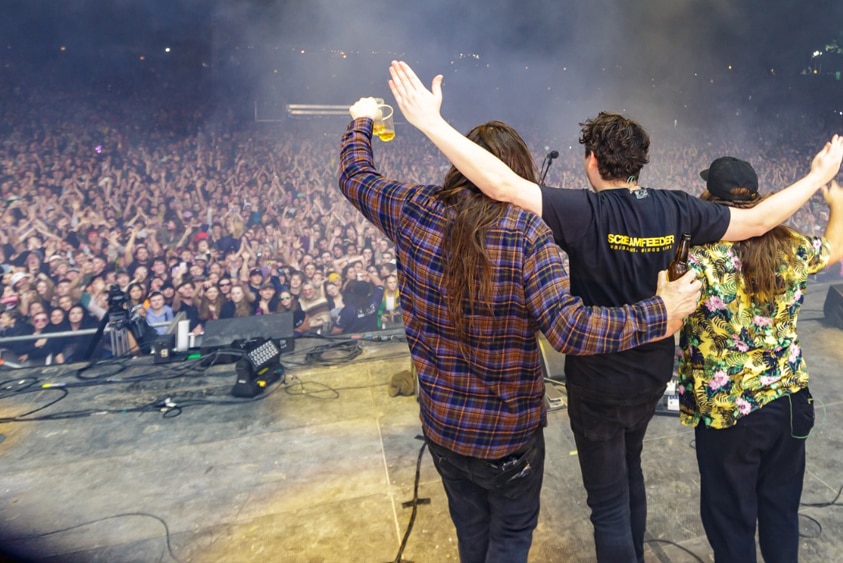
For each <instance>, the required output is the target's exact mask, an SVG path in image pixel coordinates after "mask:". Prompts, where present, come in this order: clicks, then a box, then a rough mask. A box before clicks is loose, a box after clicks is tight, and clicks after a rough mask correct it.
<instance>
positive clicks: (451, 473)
mask: <svg viewBox="0 0 843 563" xmlns="http://www.w3.org/2000/svg"><path fill="white" fill-rule="evenodd" d="M427 445H428V448H430V453H431V456H432V457H433V464H434V465H435V466H436V470H437V471H438V472H439V475H440V476H441V477H442V484H443V485H444V486H445V493H446V494H447V495H448V509H449V511H450V513H451V520H453V522H454V526H455V527H456V529H457V541H458V545H459V552H460V561H461V562H462V563H519V562H524V563H526V561H527V554H528V553H529V551H530V544H532V541H533V530H534V529H535V528H536V524H537V523H538V519H539V502H540V495H541V488H542V476H543V474H544V433H543V432H542V430H541V429H539V431H538V432H537V433H536V435H535V436H534V437H533V439H531V441H530V443H528V444H527V445H526V446H525V448H522V451H519V452H517V453H515V454H513V455H511V456H507V457H506V458H504V459H502V460H495V461H490V460H484V459H478V458H473V457H466V456H462V455H459V454H457V453H455V452H452V451H451V450H448V449H446V448H443V447H441V446H438V445H436V444H434V443H433V442H431V441H430V440H428V441H427Z"/></svg>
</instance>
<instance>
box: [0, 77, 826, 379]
mask: <svg viewBox="0 0 843 563" xmlns="http://www.w3.org/2000/svg"><path fill="white" fill-rule="evenodd" d="M142 105H143V104H142V101H141V100H133V99H126V100H122V101H119V102H116V101H115V102H111V101H108V100H107V99H102V100H96V101H91V100H81V99H77V98H73V97H70V96H65V97H61V96H51V95H49V94H37V93H27V95H23V94H21V96H20V99H19V100H18V101H17V102H16V101H15V97H14V96H10V97H9V101H7V102H6V103H4V105H3V106H2V107H0V111H2V124H0V127H2V132H3V135H2V142H0V217H2V222H0V264H2V266H0V268H2V282H0V283H2V296H0V307H2V310H3V315H2V317H0V318H2V326H0V331H2V332H0V338H2V337H8V336H20V335H27V334H37V333H40V332H44V333H47V334H48V333H50V332H67V331H69V330H76V329H78V328H91V327H96V326H97V324H98V322H99V321H100V320H101V319H102V318H103V317H104V315H105V314H106V312H107V309H108V292H109V289H110V288H111V287H113V286H114V285H117V286H118V287H120V288H121V290H123V291H125V292H126V294H127V297H128V306H129V308H130V311H131V313H132V314H133V315H135V314H137V315H140V316H143V317H145V318H146V319H147V321H149V322H150V323H151V324H153V326H154V327H155V328H156V330H157V331H159V332H161V331H165V330H166V329H167V325H168V324H169V322H171V321H172V319H173V318H174V316H175V315H177V314H178V313H179V312H183V313H184V316H186V317H187V318H188V319H189V320H190V321H191V330H192V331H194V332H195V333H196V334H200V333H201V332H202V330H203V326H204V323H206V322H207V321H209V320H217V319H224V318H227V317H232V316H247V315H260V314H268V313H275V312H285V311H293V312H294V316H295V325H296V333H297V334H317V333H318V334H342V333H343V332H346V333H348V332H350V330H358V329H359V328H360V326H364V327H366V328H371V329H373V330H377V329H378V328H395V327H400V326H401V314H400V312H401V306H400V296H399V293H398V290H397V279H396V263H395V262H396V261H395V255H394V252H393V248H392V243H391V242H389V240H388V239H387V238H386V237H384V236H383V234H382V233H380V232H379V231H378V230H377V229H375V228H374V227H373V226H372V225H371V224H369V223H368V222H367V221H366V220H365V219H363V216H362V215H361V214H360V213H359V212H358V211H357V210H355V209H354V208H353V207H352V206H351V205H349V204H348V202H346V201H345V200H344V199H343V198H342V197H341V196H340V194H339V191H338V190H337V187H336V186H337V165H338V160H337V156H338V155H337V150H336V142H337V139H338V138H339V136H340V133H341V129H340V128H341V126H342V119H337V120H330V119H323V120H319V119H315V120H309V121H295V120H288V121H285V122H282V123H277V124H270V125H267V124H258V123H247V124H243V123H238V122H237V121H236V120H235V119H234V118H232V117H231V116H230V115H224V114H223V115H220V112H215V113H214V116H213V118H211V117H209V116H208V115H207V114H206V113H207V112H206V113H202V111H201V110H199V109H197V110H196V111H195V112H194V113H189V112H188V113H186V112H184V111H174V110H167V109H161V107H160V106H149V107H146V106H143V107H141V106H142ZM155 107H158V108H159V109H152V108H155ZM399 129H400V127H399ZM535 137H536V138H530V136H529V135H528V136H527V137H526V139H527V142H528V144H529V145H530V146H531V148H532V147H538V146H539V145H540V143H547V142H548V140H547V139H539V138H537V137H538V136H537V135H536V136H535ZM676 137H677V138H678V135H676ZM675 140H676V139H669V138H668V139H665V138H662V139H661V142H658V139H657V142H654V146H653V151H652V152H653V155H652V164H651V165H650V166H649V167H648V169H647V173H646V175H645V177H644V178H642V179H641V180H640V181H641V183H642V184H644V185H647V184H648V183H650V182H652V183H653V184H656V185H660V186H670V187H673V188H675V189H680V190H687V191H690V192H692V193H696V192H697V191H698V186H696V184H695V182H694V178H693V174H692V173H690V172H688V171H689V170H695V169H697V168H699V167H700V163H704V162H707V161H709V160H710V159H711V157H712V156H713V155H715V154H722V153H729V152H736V151H738V148H737V147H732V146H729V145H728V144H727V143H722V142H721V143H720V144H718V145H715V146H712V144H711V142H708V141H707V140H706V141H699V142H698V143H693V142H679V141H678V140H676V142H674V141H675ZM683 141H684V140H683ZM810 141H811V139H810V138H806V139H805V143H806V148H805V150H804V151H803V152H798V151H791V152H787V153H784V152H783V149H780V151H781V152H775V151H776V150H777V149H776V147H774V146H760V144H759V146H743V147H740V149H741V150H740V153H741V154H746V156H747V158H751V159H752V160H753V161H754V162H758V163H759V165H758V171H759V176H760V179H761V182H760V183H761V185H762V186H765V187H769V188H771V189H772V188H779V187H782V186H784V185H785V184H787V183H788V181H790V180H792V179H793V178H795V177H796V175H797V174H798V173H799V171H800V170H802V169H804V166H805V162H806V160H807V159H808V158H809V157H810V147H809V146H807V144H808V143H809V142H810ZM551 142H553V141H552V140H551ZM560 144H561V143H560ZM789 150H790V149H789ZM384 151H385V152H384V154H386V155H388V157H385V158H384V159H383V163H382V165H381V169H382V171H383V173H384V174H386V175H388V176H391V177H402V178H406V179H408V180H409V181H413V182H418V183H422V184H425V183H429V182H431V181H434V179H436V178H441V177H442V175H443V173H444V171H445V170H446V169H447V161H445V160H444V159H443V158H442V156H441V155H440V154H439V153H438V152H437V151H435V149H434V148H433V147H432V146H431V145H430V144H429V143H428V142H426V141H425V140H424V139H423V138H422V137H421V136H420V135H418V134H417V133H416V132H415V131H412V130H410V129H409V128H406V129H404V130H399V135H398V137H397V138H396V139H395V140H394V141H393V142H392V143H390V144H389V145H384ZM580 152H581V151H580V150H579V149H577V150H570V151H562V155H561V156H560V158H558V159H557V160H556V161H555V162H554V166H553V167H551V169H550V171H549V174H548V177H547V184H548V185H556V186H562V187H568V188H571V187H576V188H583V187H586V182H585V179H584V175H583V171H582V156H581V154H580ZM747 153H749V154H747ZM533 154H534V155H538V154H541V152H540V151H538V150H535V149H534V150H533ZM825 213H826V208H825V206H824V205H822V201H821V199H820V198H815V200H812V201H811V202H810V203H809V204H808V205H806V206H805V207H804V208H803V209H802V210H800V211H799V212H798V213H797V215H796V216H795V217H794V222H795V226H796V227H797V228H799V229H800V230H802V231H803V232H808V233H819V232H821V229H822V225H824V224H825V219H826V218H827V217H824V216H823V214H825ZM350 281H360V282H364V285H363V286H362V287H361V288H357V290H358V291H362V292H363V293H365V294H366V299H364V300H356V302H355V305H353V306H354V307H358V308H359V309H360V310H358V311H351V310H349V311H347V312H346V314H345V315H343V314H342V311H343V308H344V307H346V306H349V307H351V305H349V300H348V299H346V295H345V293H346V291H347V289H348V284H349V282H350ZM74 311H76V312H75V313H74ZM80 313H81V315H82V318H81V320H78V319H77V320H74V318H75V317H78V316H79V314H80ZM44 315H46V318H47V319H48V322H46V323H44V322H43V319H44ZM358 317H359V318H363V317H366V318H367V319H369V321H368V322H366V323H363V324H362V325H361V324H360V323H358V322H357V319H358ZM349 319H354V323H352V324H349V323H350V321H349ZM39 325H44V326H39ZM78 340H79V339H75V338H53V339H50V338H43V339H31V340H28V341H18V342H14V343H10V344H8V345H7V346H4V347H5V348H7V349H9V350H10V352H11V353H12V354H13V355H15V356H16V357H17V359H19V360H25V361H27V362H29V363H33V362H45V361H51V362H61V361H65V362H67V361H73V360H74V359H78V358H79V348H84V346H79V345H78Z"/></svg>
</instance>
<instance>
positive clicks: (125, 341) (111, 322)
mask: <svg viewBox="0 0 843 563" xmlns="http://www.w3.org/2000/svg"><path fill="white" fill-rule="evenodd" d="M128 302H129V298H128V297H127V296H126V294H125V293H124V292H123V290H122V289H120V287H119V286H118V285H117V284H114V285H112V286H111V287H110V288H109V290H108V313H107V314H106V318H107V319H108V321H107V324H106V326H105V332H108V333H109V335H110V340H111V353H112V354H113V355H115V356H125V355H127V354H128V353H129V351H130V350H131V343H130V342H129V311H128V309H127V308H126V305H127V303H128Z"/></svg>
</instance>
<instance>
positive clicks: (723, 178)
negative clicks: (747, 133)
mask: <svg viewBox="0 0 843 563" xmlns="http://www.w3.org/2000/svg"><path fill="white" fill-rule="evenodd" d="M700 178H702V179H703V180H705V189H706V190H708V192H709V193H711V194H712V195H713V196H715V197H717V198H718V199H722V200H724V201H752V200H754V199H755V198H756V197H757V196H758V174H756V173H755V169H754V168H752V165H751V164H750V163H748V162H747V161H745V160H741V159H739V158H735V157H733V156H721V157H720V158H717V159H715V160H714V162H712V163H711V166H709V167H708V168H707V169H705V170H703V171H702V172H700ZM736 188H744V189H743V190H736Z"/></svg>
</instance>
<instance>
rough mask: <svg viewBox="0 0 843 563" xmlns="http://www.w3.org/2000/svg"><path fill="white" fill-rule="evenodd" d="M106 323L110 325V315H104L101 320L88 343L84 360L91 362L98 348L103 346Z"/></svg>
mask: <svg viewBox="0 0 843 563" xmlns="http://www.w3.org/2000/svg"><path fill="white" fill-rule="evenodd" d="M106 325H108V315H105V316H103V318H102V320H101V321H100V325H99V326H98V327H97V332H96V333H95V334H94V337H93V338H92V339H91V343H90V344H89V345H88V350H87V351H86V352H85V356H84V357H83V358H82V360H83V361H86V362H90V361H91V358H92V357H93V355H94V352H95V351H96V350H97V348H102V333H103V331H104V330H105V327H106Z"/></svg>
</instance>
